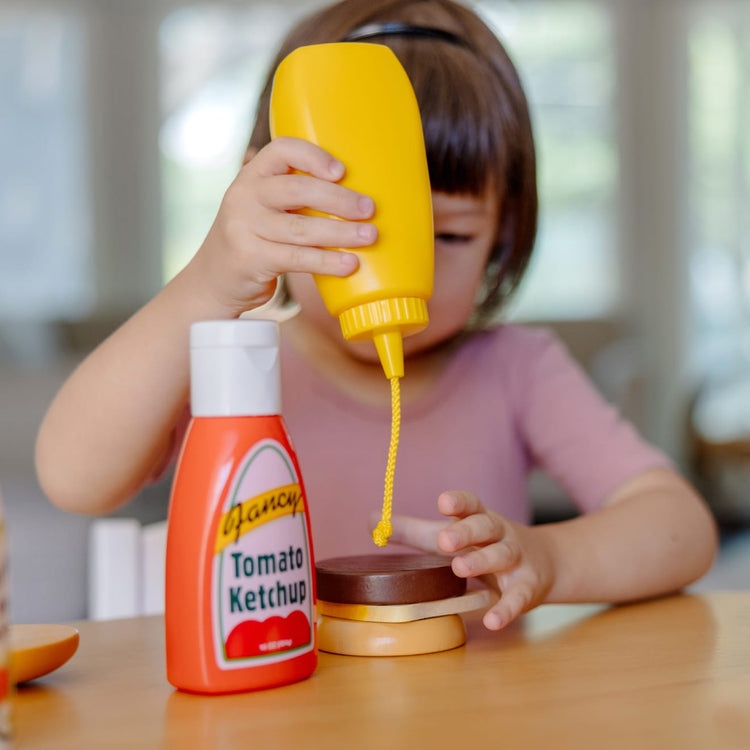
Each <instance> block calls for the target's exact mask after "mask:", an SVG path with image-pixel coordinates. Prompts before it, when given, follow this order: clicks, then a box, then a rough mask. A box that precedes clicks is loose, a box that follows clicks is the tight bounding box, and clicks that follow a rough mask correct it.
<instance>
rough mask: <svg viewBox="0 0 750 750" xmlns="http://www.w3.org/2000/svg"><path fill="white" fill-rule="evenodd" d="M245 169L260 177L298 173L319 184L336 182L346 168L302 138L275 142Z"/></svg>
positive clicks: (281, 139)
mask: <svg viewBox="0 0 750 750" xmlns="http://www.w3.org/2000/svg"><path fill="white" fill-rule="evenodd" d="M245 169H247V170H249V171H251V172H254V173H255V174H257V175H259V176H261V177H270V176H271V175H279V174H287V173H288V172H290V171H293V170H295V169H296V170H297V171H299V172H306V173H308V174H311V175H313V176H315V177H319V178H320V179H321V180H331V181H333V182H336V181H338V180H340V179H341V178H342V177H343V176H344V172H345V170H346V168H345V167H344V165H343V164H342V163H341V162H340V161H339V160H338V159H336V158H335V157H334V156H332V155H331V154H329V153H328V151H326V150H325V149H322V148H320V146H317V145H315V144H314V143H311V142H310V141H305V140H303V139H301V138H289V137H286V136H284V137H280V138H274V140H273V141H271V143H269V144H268V145H267V146H265V147H264V148H262V149H261V150H260V151H259V152H258V153H257V154H256V155H255V156H254V157H253V158H252V159H251V160H250V161H249V162H248V163H247V165H246V167H245Z"/></svg>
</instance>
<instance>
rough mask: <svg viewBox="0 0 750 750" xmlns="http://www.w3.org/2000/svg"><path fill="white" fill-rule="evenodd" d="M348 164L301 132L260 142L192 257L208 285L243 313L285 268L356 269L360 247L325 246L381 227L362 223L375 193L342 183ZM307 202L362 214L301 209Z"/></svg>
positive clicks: (363, 239) (366, 237)
mask: <svg viewBox="0 0 750 750" xmlns="http://www.w3.org/2000/svg"><path fill="white" fill-rule="evenodd" d="M344 170H345V167H344V165H343V164H342V163H341V162H340V161H338V160H337V159H335V158H334V157H333V156H331V155H330V154H329V153H328V152H326V151H324V150H323V149H322V148H319V147H318V146H316V145H315V144H313V143H310V142H308V141H304V140H300V139H298V138H276V139H275V140H273V141H272V142H271V143H269V144H268V145H267V146H266V147H265V148H263V149H261V150H260V151H259V152H258V153H257V154H256V155H255V156H254V157H253V158H251V159H250V160H249V161H248V162H247V163H246V164H245V165H244V166H243V167H242V169H241V170H240V172H239V174H238V175H237V177H236V178H235V180H234V182H233V183H232V184H231V185H230V186H229V188H228V190H227V192H226V194H225V195H224V199H223V201H222V203H221V207H220V209H219V212H218V215H217V217H216V220H215V221H214V224H213V226H212V227H211V229H210V231H209V233H208V236H207V237H206V239H205V241H204V243H203V245H202V246H201V249H200V250H199V252H198V253H197V254H196V256H195V258H194V261H193V264H192V265H194V266H195V267H196V272H197V278H198V279H199V280H200V283H201V285H202V288H204V289H205V290H206V291H207V292H208V293H209V294H211V295H212V298H213V299H214V300H215V301H218V302H219V303H220V304H221V305H223V306H224V307H226V308H227V309H228V311H229V312H230V313H232V314H234V313H236V314H239V313H240V312H243V311H244V310H248V309H252V308H254V307H257V306H259V305H262V304H263V303H265V302H267V301H268V300H269V299H270V298H271V296H272V295H273V292H274V290H275V288H276V279H277V277H278V276H279V275H280V274H282V273H286V272H288V271H300V272H308V273H317V274H330V275H333V276H348V275H349V274H350V273H352V272H353V271H354V270H355V269H356V268H357V264H358V260H357V256H356V255H354V254H353V253H346V252H341V251H336V250H324V249H322V248H325V247H350V248H358V247H363V246H366V245H370V244H372V243H373V242H374V241H375V238H376V237H377V230H376V229H375V227H374V225H372V224H367V223H361V220H363V219H368V218H370V217H371V216H372V215H373V212H374V210H375V206H374V203H373V201H372V199H371V198H370V197H368V196H365V195H361V194H359V193H356V192H355V191H353V190H350V189H348V188H345V187H343V186H342V185H337V184H336V183H337V181H338V180H340V179H341V178H342V177H343V175H344ZM300 172H303V173H305V174H299V173H300ZM302 208H311V209H314V210H316V211H320V212H322V213H326V214H332V215H333V216H337V217H341V218H343V219H353V220H356V221H339V220H338V219H335V218H328V217H323V216H306V215H303V214H301V213H296V212H295V211H296V210H297V209H302Z"/></svg>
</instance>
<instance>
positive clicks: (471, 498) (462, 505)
mask: <svg viewBox="0 0 750 750" xmlns="http://www.w3.org/2000/svg"><path fill="white" fill-rule="evenodd" d="M438 510H439V511H440V512H441V513H442V514H443V515H444V516H452V517H454V518H465V517H466V516H470V515H472V514H473V513H484V510H485V508H484V505H482V502H481V501H480V499H479V498H478V497H477V496H476V495H475V494H474V493H473V492H461V491H458V490H451V491H450V492H443V493H441V494H440V496H439V497H438Z"/></svg>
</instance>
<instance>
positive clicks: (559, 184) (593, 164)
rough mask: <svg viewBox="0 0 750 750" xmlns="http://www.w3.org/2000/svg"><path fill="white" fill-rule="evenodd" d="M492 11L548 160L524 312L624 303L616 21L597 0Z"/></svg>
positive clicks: (486, 8)
mask: <svg viewBox="0 0 750 750" xmlns="http://www.w3.org/2000/svg"><path fill="white" fill-rule="evenodd" d="M479 9H480V11H482V13H483V15H484V17H485V18H486V20H487V21H488V22H489V23H490V25H491V26H493V27H494V28H495V30H496V31H497V33H498V36H499V37H500V38H501V39H502V40H503V41H504V43H505V44H506V46H507V48H508V51H509V53H510V55H511V57H512V58H513V60H514V62H515V63H516V65H517V66H518V68H519V71H520V75H521V78H522V81H523V83H524V87H525V89H526V93H527V96H528V98H529V103H530V107H531V112H532V118H533V122H534V128H535V137H536V143H537V156H538V162H539V167H538V169H539V199H540V220H539V234H538V239H537V245H536V248H535V250H534V256H533V257H532V264H531V267H530V270H529V272H528V276H527V278H526V279H525V281H524V284H523V286H522V288H521V290H520V293H519V297H518V300H517V302H516V305H515V312H516V314H517V315H519V316H521V317H525V318H543V319H554V318H591V317H600V316H607V315H611V314H613V313H614V312H615V310H616V309H617V305H618V302H619V299H618V289H619V280H618V265H617V245H616V242H617V240H616V237H617V225H616V219H617V217H616V212H615V204H616V190H617V179H618V170H617V163H618V152H617V143H616V140H615V133H614V120H615V59H614V45H613V40H612V29H611V22H610V18H609V15H608V13H607V10H606V8H605V7H603V6H602V5H600V4H599V3H595V2H555V3H551V2H539V1H536V2H518V3H509V2H502V1H498V0H495V1H494V2H493V1H492V0H484V2H481V3H480V5H479Z"/></svg>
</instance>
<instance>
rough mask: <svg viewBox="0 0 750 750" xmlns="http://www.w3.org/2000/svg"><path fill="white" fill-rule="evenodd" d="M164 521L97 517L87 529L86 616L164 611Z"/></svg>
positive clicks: (111, 615)
mask: <svg viewBox="0 0 750 750" xmlns="http://www.w3.org/2000/svg"><path fill="white" fill-rule="evenodd" d="M166 548H167V522H166V521H160V522H158V523H152V524H148V525H146V526H142V525H141V524H140V523H139V522H138V521H136V520H135V519H132V518H101V519H97V520H95V521H93V522H92V524H91V526H90V528H89V586H88V615H89V617H90V618H91V619H92V620H111V619H115V618H121V617H136V616H138V615H154V614H161V613H163V612H164V571H165V563H166Z"/></svg>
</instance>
